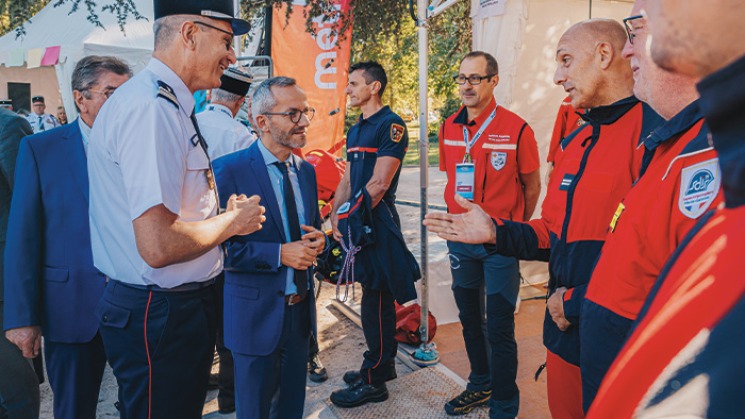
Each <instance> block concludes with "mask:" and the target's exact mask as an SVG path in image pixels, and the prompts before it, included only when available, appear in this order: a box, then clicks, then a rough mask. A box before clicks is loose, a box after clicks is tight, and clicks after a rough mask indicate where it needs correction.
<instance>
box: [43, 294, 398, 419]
mask: <svg viewBox="0 0 745 419" xmlns="http://www.w3.org/2000/svg"><path fill="white" fill-rule="evenodd" d="M357 291H358V292H357V296H358V297H359V296H360V295H361V293H360V292H359V291H360V290H359V289H358V290H357ZM335 293H336V291H335V288H334V287H333V286H330V285H328V284H324V285H323V286H322V287H321V295H320V297H319V299H318V303H317V310H318V335H319V345H320V348H321V361H322V362H323V363H324V366H325V367H326V368H327V370H328V373H329V380H328V381H326V382H325V383H319V384H317V383H314V382H312V381H310V380H308V385H307V387H306V389H307V394H306V400H305V416H306V418H320V419H326V418H336V416H335V415H334V414H333V413H332V412H331V410H330V408H329V406H328V403H329V402H328V397H329V395H330V394H331V392H332V391H334V390H336V389H339V388H342V387H343V386H344V383H343V381H342V379H341V377H342V375H343V374H344V372H345V371H347V370H350V369H355V368H359V365H360V363H361V362H362V352H363V351H364V350H365V340H364V338H363V336H362V330H360V329H359V328H358V327H357V326H356V325H355V324H354V323H352V321H351V320H349V319H347V318H346V317H345V316H344V315H343V314H342V313H340V312H339V311H338V310H336V309H335V308H333V307H332V305H331V301H332V300H333V299H334V298H335ZM397 370H398V375H399V377H401V376H403V375H405V374H408V373H410V372H411V370H410V369H409V368H408V367H406V366H405V365H403V364H400V363H399V362H398V361H397ZM52 397H53V396H52V391H51V389H50V388H49V384H48V383H45V384H42V386H41V399H42V402H41V418H42V419H52V418H53V415H52ZM116 400H117V385H116V379H115V378H114V374H113V373H112V371H111V369H110V368H108V367H107V368H106V371H105V372H104V378H103V384H102V386H101V393H100V395H99V399H98V413H97V415H96V416H97V417H98V418H117V417H119V414H118V412H117V411H116V408H115V407H114V402H116ZM203 414H204V416H203V417H204V418H234V417H235V414H231V415H222V414H220V413H218V412H217V391H211V392H209V393H208V394H207V400H206V401H205V405H204V410H203Z"/></svg>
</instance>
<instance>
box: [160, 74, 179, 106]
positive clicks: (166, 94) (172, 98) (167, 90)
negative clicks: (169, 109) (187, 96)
mask: <svg viewBox="0 0 745 419" xmlns="http://www.w3.org/2000/svg"><path fill="white" fill-rule="evenodd" d="M158 97H162V98H163V99H165V100H167V101H168V102H170V103H171V104H173V106H175V107H176V109H178V107H179V105H178V98H177V97H176V93H174V91H173V88H171V86H169V85H167V84H166V83H165V82H163V81H161V80H158Z"/></svg>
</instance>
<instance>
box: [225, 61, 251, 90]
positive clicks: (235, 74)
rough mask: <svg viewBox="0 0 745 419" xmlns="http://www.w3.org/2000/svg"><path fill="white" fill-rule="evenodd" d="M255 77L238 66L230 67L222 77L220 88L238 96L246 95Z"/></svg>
mask: <svg viewBox="0 0 745 419" xmlns="http://www.w3.org/2000/svg"><path fill="white" fill-rule="evenodd" d="M252 81H253V77H252V76H251V75H250V74H248V73H246V72H245V71H242V70H240V69H237V68H233V67H231V68H228V69H227V70H225V71H224V72H223V73H222V77H220V90H225V91H226V92H230V93H233V94H236V95H238V96H246V93H248V89H249V88H250V87H251V82H252Z"/></svg>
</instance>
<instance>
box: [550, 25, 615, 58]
mask: <svg viewBox="0 0 745 419" xmlns="http://www.w3.org/2000/svg"><path fill="white" fill-rule="evenodd" d="M561 37H562V39H563V38H565V37H575V38H577V39H578V40H579V41H580V42H582V44H583V45H584V46H586V47H588V48H591V49H594V48H595V47H596V46H597V45H598V44H600V43H608V44H609V45H611V46H612V47H613V49H614V50H615V51H621V50H622V49H623V46H624V44H626V30H625V29H624V28H623V25H621V24H620V23H618V22H617V21H615V20H613V19H588V20H583V21H582V22H579V23H576V24H574V25H573V26H572V27H570V28H569V29H567V31H566V32H564V35H562V36H561ZM559 43H561V41H559Z"/></svg>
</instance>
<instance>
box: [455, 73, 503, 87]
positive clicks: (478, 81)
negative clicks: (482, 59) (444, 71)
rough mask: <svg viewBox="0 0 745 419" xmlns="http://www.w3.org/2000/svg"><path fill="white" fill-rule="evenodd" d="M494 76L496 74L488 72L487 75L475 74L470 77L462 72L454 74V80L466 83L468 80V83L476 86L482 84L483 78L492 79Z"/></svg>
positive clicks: (458, 82) (457, 82)
mask: <svg viewBox="0 0 745 419" xmlns="http://www.w3.org/2000/svg"><path fill="white" fill-rule="evenodd" d="M494 76H496V74H487V75H485V76H477V75H475V74H474V75H472V76H468V77H466V76H464V75H462V74H456V75H455V76H453V80H455V83H456V84H466V82H468V84H470V85H471V86H476V85H478V84H481V81H482V80H484V79H490V78H492V77H494Z"/></svg>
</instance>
